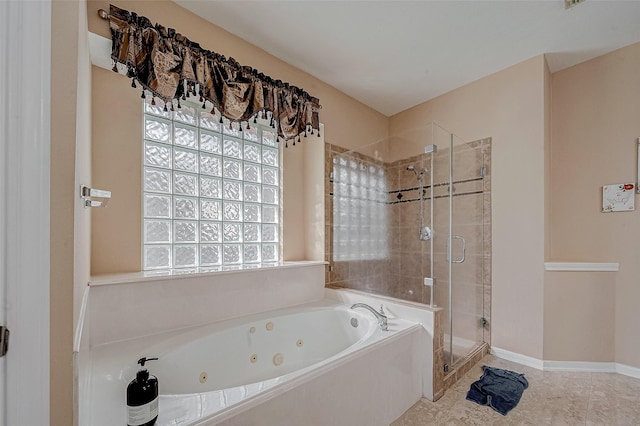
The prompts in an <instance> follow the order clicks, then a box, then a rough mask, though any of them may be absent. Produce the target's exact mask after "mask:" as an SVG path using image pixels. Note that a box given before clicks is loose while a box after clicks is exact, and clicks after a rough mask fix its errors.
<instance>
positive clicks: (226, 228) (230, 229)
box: [222, 223, 242, 243]
mask: <svg viewBox="0 0 640 426" xmlns="http://www.w3.org/2000/svg"><path fill="white" fill-rule="evenodd" d="M241 227H242V225H241V224H239V223H225V224H224V225H223V226H222V240H223V241H224V242H225V243H227V242H231V243H237V242H241V241H242V234H241V233H240V229H241Z"/></svg>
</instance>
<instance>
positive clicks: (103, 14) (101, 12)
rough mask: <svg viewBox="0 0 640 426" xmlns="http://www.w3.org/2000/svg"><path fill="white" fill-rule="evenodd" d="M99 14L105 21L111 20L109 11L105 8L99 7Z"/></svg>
mask: <svg viewBox="0 0 640 426" xmlns="http://www.w3.org/2000/svg"><path fill="white" fill-rule="evenodd" d="M98 16H99V17H100V18H102V19H104V20H105V21H108V20H109V13H108V12H107V11H106V10H104V9H98Z"/></svg>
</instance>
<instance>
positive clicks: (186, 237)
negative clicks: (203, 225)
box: [173, 220, 198, 243]
mask: <svg viewBox="0 0 640 426" xmlns="http://www.w3.org/2000/svg"><path fill="white" fill-rule="evenodd" d="M197 230H198V222H192V221H182V220H176V221H174V222H173V241H174V242H176V243H197V242H198V232H197Z"/></svg>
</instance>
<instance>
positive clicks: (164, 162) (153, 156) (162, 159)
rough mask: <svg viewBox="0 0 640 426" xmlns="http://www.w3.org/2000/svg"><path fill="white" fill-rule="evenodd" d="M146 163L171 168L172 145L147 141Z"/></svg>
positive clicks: (145, 149)
mask: <svg viewBox="0 0 640 426" xmlns="http://www.w3.org/2000/svg"><path fill="white" fill-rule="evenodd" d="M144 164H145V165H147V166H156V167H166V168H171V147H170V146H167V145H161V144H157V143H153V142H149V141H145V142H144Z"/></svg>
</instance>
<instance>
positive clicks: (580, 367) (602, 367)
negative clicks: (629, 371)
mask: <svg viewBox="0 0 640 426" xmlns="http://www.w3.org/2000/svg"><path fill="white" fill-rule="evenodd" d="M543 370H549V371H592V372H598V373H615V372H617V369H616V363H615V362H586V361H544V366H543Z"/></svg>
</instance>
